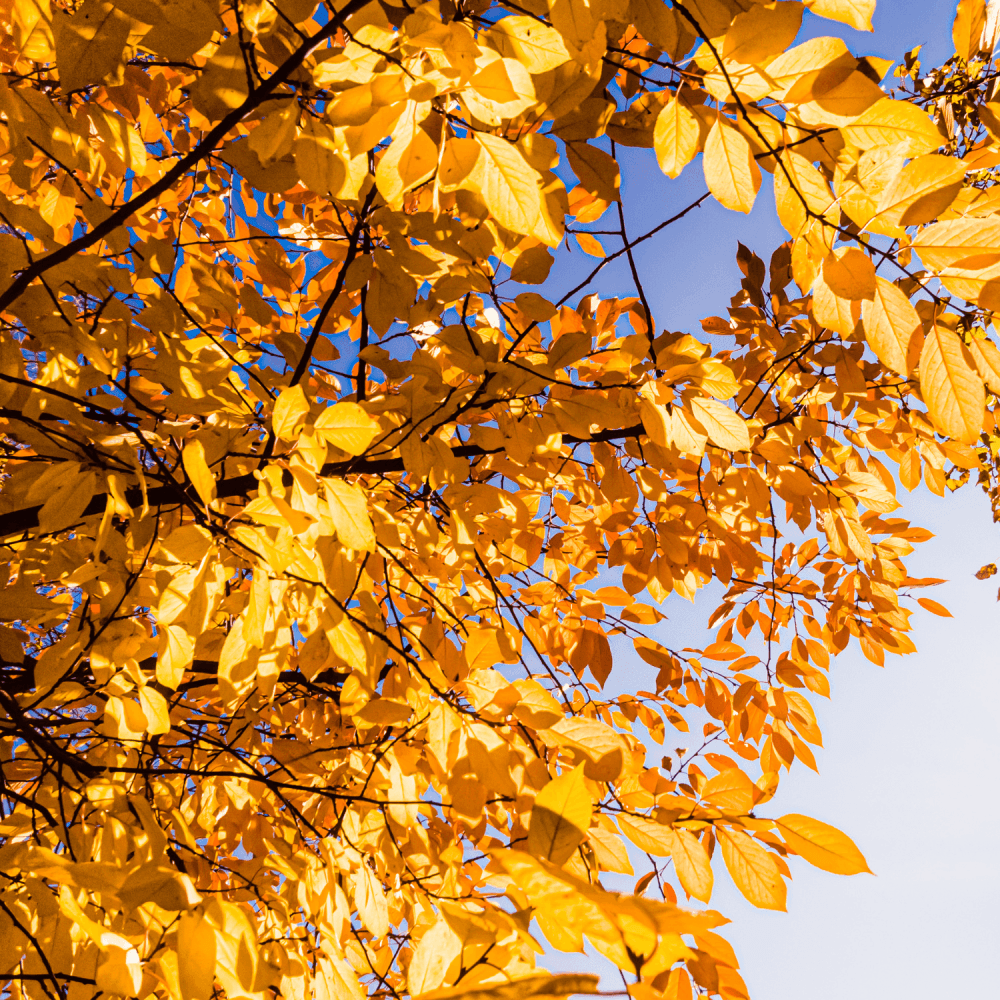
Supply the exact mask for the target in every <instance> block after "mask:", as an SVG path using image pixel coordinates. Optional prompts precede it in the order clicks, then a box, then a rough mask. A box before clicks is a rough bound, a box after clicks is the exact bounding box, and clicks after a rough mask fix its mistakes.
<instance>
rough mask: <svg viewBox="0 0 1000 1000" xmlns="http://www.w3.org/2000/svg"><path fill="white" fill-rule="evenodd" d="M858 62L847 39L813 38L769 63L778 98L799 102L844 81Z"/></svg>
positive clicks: (769, 71) (793, 102) (823, 92)
mask: <svg viewBox="0 0 1000 1000" xmlns="http://www.w3.org/2000/svg"><path fill="white" fill-rule="evenodd" d="M856 65H857V60H856V59H855V58H854V56H852V55H851V54H850V52H849V51H848V49H847V46H846V45H845V44H844V41H843V39H840V38H831V37H823V38H810V39H809V40H808V41H806V42H803V43H802V44H801V45H796V46H795V47H794V48H792V49H789V50H788V51H787V52H783V53H782V54H781V55H780V56H778V57H777V58H776V59H773V60H772V61H771V62H769V63H768V64H767V75H768V78H769V79H771V80H773V81H774V89H773V90H772V93H773V94H774V95H775V97H780V98H781V99H782V100H785V101H788V102H790V103H792V104H798V103H801V102H808V101H812V100H815V99H816V98H817V97H819V96H821V95H823V94H825V93H827V92H828V91H830V90H832V89H833V88H834V87H837V86H838V85H839V84H841V83H843V82H844V81H845V80H847V78H848V77H849V76H850V75H851V73H852V72H853V71H854V68H855V66H856Z"/></svg>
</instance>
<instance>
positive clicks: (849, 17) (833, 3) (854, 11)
mask: <svg viewBox="0 0 1000 1000" xmlns="http://www.w3.org/2000/svg"><path fill="white" fill-rule="evenodd" d="M805 5H806V6H807V7H808V8H809V9H810V10H811V11H812V12H813V13H814V14H818V15H819V16H820V17H827V18H829V19H830V20H831V21H840V22H842V23H843V24H848V25H850V26H851V27H852V28H856V29H857V30H858V31H871V30H873V29H872V14H874V13H875V0H805Z"/></svg>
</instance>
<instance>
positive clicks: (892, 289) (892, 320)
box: [861, 277, 923, 375]
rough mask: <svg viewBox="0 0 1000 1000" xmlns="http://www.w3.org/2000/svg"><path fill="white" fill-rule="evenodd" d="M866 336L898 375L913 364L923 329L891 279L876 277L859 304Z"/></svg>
mask: <svg viewBox="0 0 1000 1000" xmlns="http://www.w3.org/2000/svg"><path fill="white" fill-rule="evenodd" d="M861 320H862V323H863V324H864V328H865V338H866V339H867V341H868V345H869V346H870V347H871V349H872V350H873V351H874V352H875V354H876V356H877V357H878V359H879V361H881V362H882V364H884V365H885V366H886V367H887V368H891V369H892V370H893V371H894V372H898V373H899V374H900V375H909V374H910V372H911V371H913V369H914V367H915V366H916V356H915V355H916V352H915V351H914V346H915V345H919V344H920V338H921V337H922V335H923V329H922V327H921V324H920V317H919V316H918V315H917V311H916V309H914V308H913V305H912V304H911V303H910V300H909V299H908V298H907V297H906V296H905V295H904V294H903V293H902V292H901V291H900V290H899V289H898V288H897V287H896V286H895V285H894V284H892V283H891V282H889V281H886V280H885V278H880V277H876V279H875V295H874V297H873V298H871V299H868V300H866V301H865V302H863V303H862V305H861Z"/></svg>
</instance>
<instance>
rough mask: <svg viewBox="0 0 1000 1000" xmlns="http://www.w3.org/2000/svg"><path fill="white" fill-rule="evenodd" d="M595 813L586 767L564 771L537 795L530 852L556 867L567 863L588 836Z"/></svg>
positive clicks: (529, 845)
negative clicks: (584, 772)
mask: <svg viewBox="0 0 1000 1000" xmlns="http://www.w3.org/2000/svg"><path fill="white" fill-rule="evenodd" d="M593 810H594V804H593V801H592V800H591V798H590V792H588V791H587V786H586V783H585V782H584V780H583V765H582V764H579V765H577V766H576V767H575V768H573V770H572V771H564V772H563V773H562V774H560V775H559V777H558V778H553V779H552V781H550V782H549V783H548V784H547V785H546V786H545V787H544V788H543V789H542V790H541V791H540V792H539V793H538V794H537V795H536V796H535V804H534V806H533V807H532V809H531V826H530V827H529V829H528V850H529V851H530V852H531V853H532V854H534V855H535V856H536V857H539V858H544V859H545V860H546V861H551V862H552V863H553V864H556V865H563V864H565V863H566V862H567V861H569V859H570V858H571V857H572V856H573V852H574V851H575V850H576V849H577V846H578V845H579V844H580V842H581V841H582V840H583V838H584V836H585V835H586V832H587V828H588V827H589V826H590V817H591V814H592V813H593Z"/></svg>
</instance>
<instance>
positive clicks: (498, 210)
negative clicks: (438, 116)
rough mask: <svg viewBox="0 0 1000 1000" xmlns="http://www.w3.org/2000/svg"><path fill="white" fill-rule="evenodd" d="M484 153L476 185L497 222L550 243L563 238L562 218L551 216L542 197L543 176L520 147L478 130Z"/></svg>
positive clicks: (554, 243) (477, 165)
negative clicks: (557, 218)
mask: <svg viewBox="0 0 1000 1000" xmlns="http://www.w3.org/2000/svg"><path fill="white" fill-rule="evenodd" d="M475 137H476V141H477V142H478V143H479V145H480V146H481V147H482V150H483V152H482V154H481V155H480V157H479V160H478V162H477V164H476V169H475V170H474V172H473V174H472V178H474V180H475V184H474V187H475V189H476V190H478V192H479V193H480V194H481V195H482V198H483V201H484V202H485V203H486V205H487V207H488V208H489V210H490V211H491V212H492V213H493V215H494V217H495V218H496V220H497V222H499V223H500V225H501V226H504V227H505V228H506V229H509V230H510V231H511V232H514V233H524V234H526V235H530V236H534V237H536V238H537V239H539V240H541V242H542V243H545V244H546V245H548V246H550V247H555V246H558V245H559V243H560V242H561V241H562V219H559V220H555V219H553V218H551V216H550V215H549V212H548V207H547V205H546V203H545V200H544V199H543V197H542V188H541V183H542V177H541V175H540V174H539V173H538V171H537V170H535V169H534V167H532V166H531V165H530V164H529V163H528V161H527V160H526V159H525V158H524V155H523V154H522V152H521V150H520V149H519V148H518V146H517V145H515V144H514V143H512V142H508V141H507V140H506V139H502V138H501V137H500V136H496V135H489V134H488V133H485V132H476V136H475Z"/></svg>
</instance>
